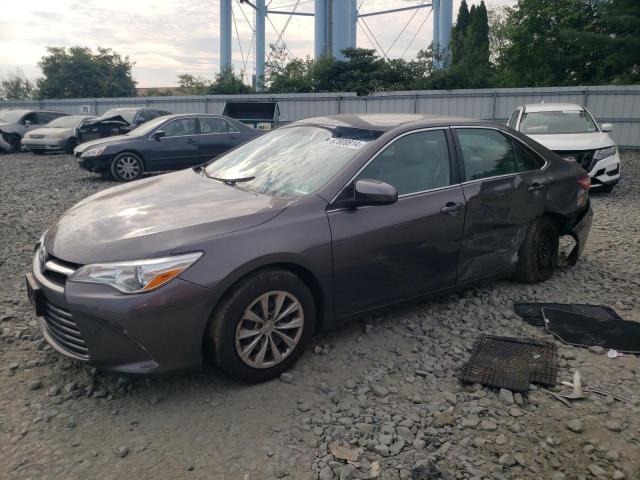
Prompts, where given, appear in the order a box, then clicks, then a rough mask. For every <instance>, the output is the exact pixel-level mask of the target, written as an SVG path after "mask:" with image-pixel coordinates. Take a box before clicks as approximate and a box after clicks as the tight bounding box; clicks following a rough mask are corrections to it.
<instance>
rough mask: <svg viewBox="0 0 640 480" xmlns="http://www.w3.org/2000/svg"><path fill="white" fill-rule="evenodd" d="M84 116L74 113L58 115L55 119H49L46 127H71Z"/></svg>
mask: <svg viewBox="0 0 640 480" xmlns="http://www.w3.org/2000/svg"><path fill="white" fill-rule="evenodd" d="M83 118H84V117H77V116H75V115H67V116H64V117H58V118H56V119H53V120H51V121H50V122H49V123H47V125H46V127H47V128H49V127H58V128H73V127H75V126H76V125H77V124H78V122H80V120H82V119H83Z"/></svg>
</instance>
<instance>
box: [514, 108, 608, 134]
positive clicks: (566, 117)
mask: <svg viewBox="0 0 640 480" xmlns="http://www.w3.org/2000/svg"><path fill="white" fill-rule="evenodd" d="M520 131H521V132H522V133H528V134H531V135H544V134H562V133H593V132H597V131H598V128H597V127H596V124H595V122H594V121H593V118H591V115H589V113H588V112H585V111H584V110H558V111H553V112H531V113H525V114H524V115H522V121H521V122H520Z"/></svg>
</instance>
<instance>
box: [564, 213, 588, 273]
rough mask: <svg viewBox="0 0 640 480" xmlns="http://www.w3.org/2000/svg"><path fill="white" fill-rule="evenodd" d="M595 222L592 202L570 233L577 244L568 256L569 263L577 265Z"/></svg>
mask: <svg viewBox="0 0 640 480" xmlns="http://www.w3.org/2000/svg"><path fill="white" fill-rule="evenodd" d="M592 224H593V210H592V208H591V202H589V204H588V205H587V208H586V209H585V210H584V211H583V212H582V213H581V214H580V215H579V216H578V218H577V219H576V221H575V223H574V225H573V227H572V228H571V231H570V233H569V235H571V236H572V237H573V239H574V240H575V241H576V246H575V247H573V250H572V251H571V253H570V254H569V257H568V258H567V264H568V265H569V266H572V265H575V264H576V263H577V262H578V259H579V258H580V257H581V256H582V253H583V252H584V248H585V247H586V245H587V238H589V232H590V231H591V225H592Z"/></svg>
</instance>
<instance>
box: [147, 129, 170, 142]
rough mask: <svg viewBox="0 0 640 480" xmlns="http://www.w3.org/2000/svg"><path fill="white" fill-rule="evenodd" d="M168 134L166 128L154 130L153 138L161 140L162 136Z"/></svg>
mask: <svg viewBox="0 0 640 480" xmlns="http://www.w3.org/2000/svg"><path fill="white" fill-rule="evenodd" d="M166 135H167V134H166V133H164V130H156V131H155V132H153V135H151V138H155V139H156V140H160V139H161V138H162V137H164V136H166Z"/></svg>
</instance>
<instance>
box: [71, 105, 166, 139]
mask: <svg viewBox="0 0 640 480" xmlns="http://www.w3.org/2000/svg"><path fill="white" fill-rule="evenodd" d="M163 115H171V112H168V111H166V110H159V109H157V108H149V107H136V108H112V109H111V110H107V111H106V112H105V113H103V114H102V115H100V116H99V117H96V118H95V119H94V120H92V121H91V122H87V124H86V125H84V126H83V127H82V128H81V129H80V130H79V134H80V139H81V141H80V142H78V143H81V142H86V141H89V140H95V139H96V138H104V137H111V136H113V135H122V134H124V133H127V132H130V131H131V130H133V129H134V128H137V127H138V126H140V125H142V124H143V123H146V122H148V121H149V120H153V119H154V118H158V117H162V116H163Z"/></svg>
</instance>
